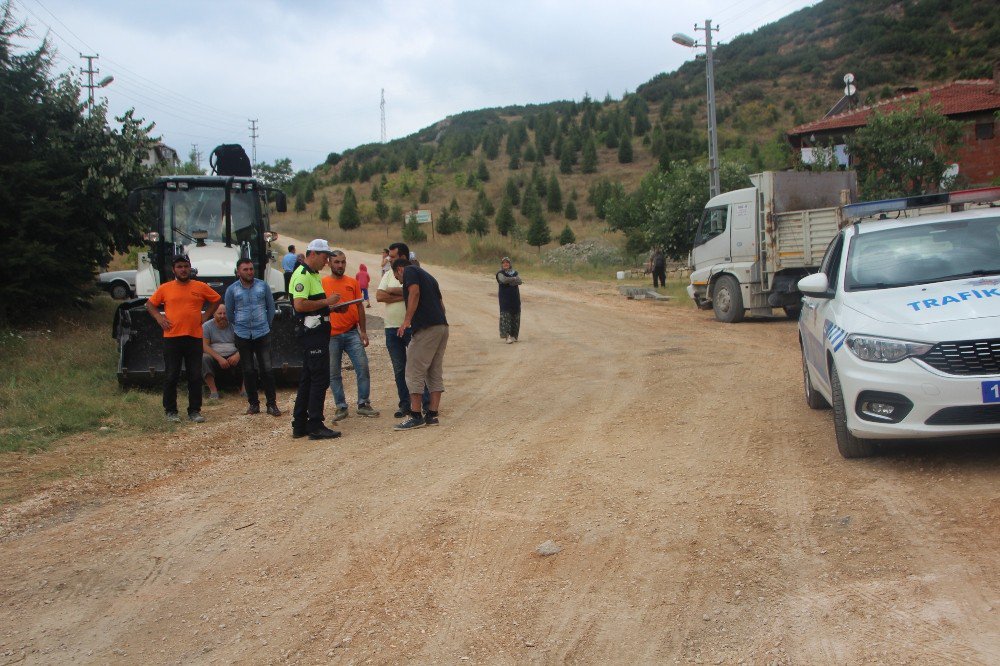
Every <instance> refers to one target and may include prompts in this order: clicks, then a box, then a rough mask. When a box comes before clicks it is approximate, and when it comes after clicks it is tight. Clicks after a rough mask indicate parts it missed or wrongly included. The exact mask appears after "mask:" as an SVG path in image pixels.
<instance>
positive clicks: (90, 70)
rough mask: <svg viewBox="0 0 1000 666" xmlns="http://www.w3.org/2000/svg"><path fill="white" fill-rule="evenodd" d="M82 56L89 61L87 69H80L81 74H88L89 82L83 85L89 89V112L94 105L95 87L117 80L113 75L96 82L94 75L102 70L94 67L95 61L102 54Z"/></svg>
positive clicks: (102, 86)
mask: <svg viewBox="0 0 1000 666" xmlns="http://www.w3.org/2000/svg"><path fill="white" fill-rule="evenodd" d="M80 57H81V58H82V59H84V60H86V61H87V69H83V70H80V73H81V74H86V75H87V82H86V83H84V84H83V87H84V88H86V89H87V113H88V114H89V113H90V110H91V109H92V108H93V107H94V88H104V87H105V86H107V85H109V84H110V83H111V82H112V81H114V80H115V77H113V76H105V77H104V78H103V79H101V80H100V81H98V82H97V83H94V77H95V76H96V75H97V74H100V73H101V70H99V69H95V68H94V61H95V60H97V59H98V58H100V57H101V56H100V54H95V55H83V54H82V53H81V54H80Z"/></svg>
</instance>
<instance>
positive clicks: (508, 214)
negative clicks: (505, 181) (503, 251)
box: [496, 197, 517, 236]
mask: <svg viewBox="0 0 1000 666" xmlns="http://www.w3.org/2000/svg"><path fill="white" fill-rule="evenodd" d="M513 208H514V206H513V204H512V203H511V202H510V199H509V198H507V197H504V198H503V201H501V202H500V210H499V211H497V220H496V224H497V233H498V234H500V235H501V236H507V235H508V234H510V232H511V231H513V230H514V226H515V225H516V224H517V222H516V221H515V220H514V210H513Z"/></svg>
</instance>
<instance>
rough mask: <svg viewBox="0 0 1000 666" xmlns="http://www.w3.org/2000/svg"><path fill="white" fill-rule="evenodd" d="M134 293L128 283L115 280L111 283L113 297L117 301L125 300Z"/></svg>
mask: <svg viewBox="0 0 1000 666" xmlns="http://www.w3.org/2000/svg"><path fill="white" fill-rule="evenodd" d="M131 295H132V290H131V289H129V286H128V285H127V284H124V283H122V282H115V283H114V284H112V285H111V298H113V299H115V300H116V301H124V300H125V299H126V298H128V297H129V296H131Z"/></svg>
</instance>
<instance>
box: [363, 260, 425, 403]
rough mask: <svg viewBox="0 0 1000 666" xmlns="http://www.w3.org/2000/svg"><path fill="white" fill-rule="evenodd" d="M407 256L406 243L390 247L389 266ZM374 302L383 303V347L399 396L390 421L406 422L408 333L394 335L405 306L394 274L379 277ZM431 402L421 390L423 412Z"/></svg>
mask: <svg viewBox="0 0 1000 666" xmlns="http://www.w3.org/2000/svg"><path fill="white" fill-rule="evenodd" d="M409 256H410V248H408V247H407V246H406V244H405V243H393V244H392V245H390V246H389V263H390V264H391V263H392V262H393V261H395V260H396V259H400V258H405V257H409ZM375 300H376V301H378V302H379V303H385V347H386V349H387V350H388V352H389V360H391V361H392V374H393V377H394V379H395V380H396V392H397V393H398V394H399V408H398V409H397V410H396V413H395V414H393V418H397V419H401V418H405V417H406V416H408V415H409V413H410V390H409V389H408V388H406V346H407V345H408V344H410V336H411V332H410V330H409V329H407V330H406V334H405V335H404V336H403V337H399V336H398V335H397V331H398V330H399V327H400V326H402V325H403V318H404V317H405V316H406V304H405V303H403V285H402V284H401V283H400V281H399V280H398V279H396V276H395V275H393V271H391V270H390V271H389V272H387V273H385V274H384V275H382V280H381V281H379V283H378V290H377V291H376V292H375ZM429 401H430V393H429V392H428V391H427V387H426V386H425V387H424V397H423V402H424V408H425V409H426V408H427V405H428V404H429Z"/></svg>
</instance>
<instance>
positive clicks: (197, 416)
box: [188, 412, 205, 423]
mask: <svg viewBox="0 0 1000 666" xmlns="http://www.w3.org/2000/svg"><path fill="white" fill-rule="evenodd" d="M188 421H190V422H191V423H204V422H205V417H204V416H202V415H201V412H191V413H190V414H188Z"/></svg>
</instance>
